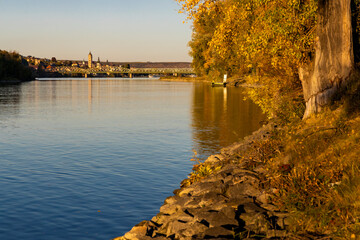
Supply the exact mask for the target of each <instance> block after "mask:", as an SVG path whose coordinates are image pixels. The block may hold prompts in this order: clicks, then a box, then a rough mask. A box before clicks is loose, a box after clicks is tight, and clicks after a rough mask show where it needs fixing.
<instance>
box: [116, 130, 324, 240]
mask: <svg viewBox="0 0 360 240" xmlns="http://www.w3.org/2000/svg"><path fill="white" fill-rule="evenodd" d="M276 127H277V126H276V125H275V124H268V125H266V126H264V127H262V128H261V129H260V130H258V131H256V132H254V133H253V134H252V135H251V136H248V137H246V138H245V139H244V140H243V141H242V142H240V143H235V144H233V145H232V146H230V147H227V148H224V149H222V150H221V153H220V154H218V155H212V156H210V157H209V158H208V159H207V160H206V161H205V163H206V164H210V165H217V166H219V165H221V170H219V171H217V172H216V173H214V174H211V175H209V176H208V177H206V178H203V179H202V180H200V181H198V182H195V183H193V184H191V185H188V184H186V181H187V180H184V181H183V182H182V184H181V188H180V189H177V190H175V191H174V196H171V197H169V198H167V199H166V200H165V202H164V204H163V205H162V207H161V208H160V212H159V213H158V214H157V215H156V216H154V217H153V218H152V219H151V220H150V221H143V222H141V223H139V224H138V225H136V226H135V227H133V228H132V229H131V231H129V232H128V233H126V234H125V235H124V236H122V237H118V238H115V239H114V240H136V239H139V240H147V239H159V240H161V239H185V240H186V239H189V240H190V239H328V238H326V237H323V236H311V235H309V234H306V235H302V236H300V235H296V236H295V235H294V234H292V233H291V231H289V228H290V227H291V218H290V215H289V213H288V212H282V211H280V209H279V208H278V207H277V206H275V205H273V204H272V203H271V201H270V197H271V195H272V194H273V193H275V192H276V191H278V189H274V188H270V187H268V186H267V184H266V169H265V168H264V166H263V165H262V164H256V167H255V168H253V169H251V168H249V167H248V166H250V165H251V164H249V162H247V161H240V162H239V158H238V157H237V156H239V154H240V155H241V154H242V153H244V152H245V151H246V150H247V149H248V148H251V147H252V145H253V142H254V141H255V140H264V139H267V138H269V137H270V136H271V132H272V131H273V130H274V128H276ZM187 185H188V186H187Z"/></svg>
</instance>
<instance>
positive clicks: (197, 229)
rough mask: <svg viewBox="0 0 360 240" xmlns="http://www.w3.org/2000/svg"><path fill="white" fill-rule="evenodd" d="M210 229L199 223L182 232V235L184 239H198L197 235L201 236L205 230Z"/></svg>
mask: <svg viewBox="0 0 360 240" xmlns="http://www.w3.org/2000/svg"><path fill="white" fill-rule="evenodd" d="M206 229H208V228H207V227H206V226H205V225H204V224H201V223H199V222H195V223H193V224H191V225H189V226H188V228H187V229H185V230H183V231H182V232H181V235H183V236H184V237H190V239H193V238H196V235H199V234H201V233H203V232H205V230H206Z"/></svg>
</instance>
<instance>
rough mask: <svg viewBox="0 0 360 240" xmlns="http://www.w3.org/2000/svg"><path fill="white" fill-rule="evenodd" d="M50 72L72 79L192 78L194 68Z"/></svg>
mask: <svg viewBox="0 0 360 240" xmlns="http://www.w3.org/2000/svg"><path fill="white" fill-rule="evenodd" d="M50 72H54V73H60V74H61V75H63V76H70V77H129V78H132V77H149V76H179V77H180V76H190V75H194V74H195V72H194V70H193V69H192V68H131V69H127V68H90V69H89V68H88V69H86V68H79V67H57V68H54V69H52V70H51V71H50Z"/></svg>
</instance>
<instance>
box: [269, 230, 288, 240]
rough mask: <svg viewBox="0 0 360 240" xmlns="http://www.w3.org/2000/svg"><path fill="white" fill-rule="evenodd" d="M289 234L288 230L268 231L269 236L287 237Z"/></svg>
mask: <svg viewBox="0 0 360 240" xmlns="http://www.w3.org/2000/svg"><path fill="white" fill-rule="evenodd" d="M287 235H288V234H287V232H286V231H284V230H269V231H267V232H266V237H267V238H275V237H276V238H284V237H286V236H287Z"/></svg>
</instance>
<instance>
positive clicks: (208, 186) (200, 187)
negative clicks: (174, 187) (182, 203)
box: [178, 181, 225, 197]
mask: <svg viewBox="0 0 360 240" xmlns="http://www.w3.org/2000/svg"><path fill="white" fill-rule="evenodd" d="M224 189H225V185H224V183H223V182H222V181H216V182H198V183H195V184H193V185H191V186H189V187H186V188H183V189H181V190H180V191H179V192H178V195H179V196H180V197H183V196H199V195H203V194H205V193H209V192H215V193H219V194H221V193H222V192H223V191H224Z"/></svg>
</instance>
